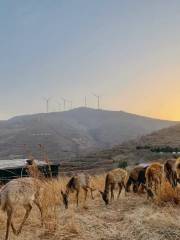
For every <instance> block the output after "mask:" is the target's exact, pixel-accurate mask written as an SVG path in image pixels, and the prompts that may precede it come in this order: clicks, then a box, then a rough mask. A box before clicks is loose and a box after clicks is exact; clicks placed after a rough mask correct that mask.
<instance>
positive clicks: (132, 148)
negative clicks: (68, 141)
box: [91, 124, 180, 165]
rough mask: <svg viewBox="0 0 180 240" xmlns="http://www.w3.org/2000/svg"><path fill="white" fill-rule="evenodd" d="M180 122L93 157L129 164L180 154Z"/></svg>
mask: <svg viewBox="0 0 180 240" xmlns="http://www.w3.org/2000/svg"><path fill="white" fill-rule="evenodd" d="M179 152H180V124H177V125H175V126H171V127H168V128H164V129H161V130H158V131H155V132H153V133H150V134H147V135H144V136H141V137H139V138H137V139H134V140H130V141H127V142H124V143H122V144H120V145H117V146H115V147H113V148H111V149H106V150H102V151H99V152H96V153H94V155H92V156H91V158H98V159H101V161H103V160H105V159H112V160H113V162H114V164H116V165H118V163H119V162H123V161H126V162H127V163H128V165H131V164H137V163H142V162H148V161H155V160H159V159H167V158H171V157H173V156H174V155H175V156H179Z"/></svg>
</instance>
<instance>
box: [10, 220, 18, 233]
mask: <svg viewBox="0 0 180 240" xmlns="http://www.w3.org/2000/svg"><path fill="white" fill-rule="evenodd" d="M11 228H12V230H13V233H14V234H15V235H16V234H17V231H16V229H15V227H14V224H13V222H11Z"/></svg>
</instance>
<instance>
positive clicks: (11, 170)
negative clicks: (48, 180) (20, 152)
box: [0, 159, 59, 183]
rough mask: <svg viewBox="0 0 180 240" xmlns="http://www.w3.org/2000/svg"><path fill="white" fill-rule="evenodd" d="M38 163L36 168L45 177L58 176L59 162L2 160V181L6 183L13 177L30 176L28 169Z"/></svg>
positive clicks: (0, 167) (0, 175)
mask: <svg viewBox="0 0 180 240" xmlns="http://www.w3.org/2000/svg"><path fill="white" fill-rule="evenodd" d="M33 165H36V168H37V169H38V170H39V172H40V173H42V175H43V176H45V177H51V176H52V177H57V176H58V173H59V164H56V163H49V164H48V163H46V162H44V161H39V160H34V159H12V160H0V182H2V183H6V182H8V181H10V180H12V179H15V178H19V177H27V176H29V172H28V169H29V168H30V167H31V166H33Z"/></svg>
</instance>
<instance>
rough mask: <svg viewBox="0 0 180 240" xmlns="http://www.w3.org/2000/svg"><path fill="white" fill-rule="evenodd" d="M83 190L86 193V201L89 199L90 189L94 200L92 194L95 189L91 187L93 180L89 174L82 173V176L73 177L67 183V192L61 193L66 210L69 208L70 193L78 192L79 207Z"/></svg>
mask: <svg viewBox="0 0 180 240" xmlns="http://www.w3.org/2000/svg"><path fill="white" fill-rule="evenodd" d="M81 189H83V190H84V192H85V201H86V198H87V193H88V189H90V192H91V198H92V199H94V198H93V194H92V192H93V191H94V190H95V189H94V188H93V187H92V186H91V178H90V176H89V175H88V174H85V173H80V174H77V175H76V176H73V177H72V178H71V179H70V180H69V182H68V183H67V185H66V190H65V192H63V191H61V195H62V198H63V203H64V205H65V208H68V203H69V201H68V198H69V194H70V192H74V191H75V192H76V203H77V206H78V204H79V193H80V190H81Z"/></svg>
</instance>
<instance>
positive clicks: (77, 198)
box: [76, 190, 79, 207]
mask: <svg viewBox="0 0 180 240" xmlns="http://www.w3.org/2000/svg"><path fill="white" fill-rule="evenodd" d="M76 204H77V207H78V205H79V190H77V192H76Z"/></svg>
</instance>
